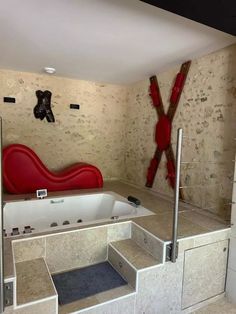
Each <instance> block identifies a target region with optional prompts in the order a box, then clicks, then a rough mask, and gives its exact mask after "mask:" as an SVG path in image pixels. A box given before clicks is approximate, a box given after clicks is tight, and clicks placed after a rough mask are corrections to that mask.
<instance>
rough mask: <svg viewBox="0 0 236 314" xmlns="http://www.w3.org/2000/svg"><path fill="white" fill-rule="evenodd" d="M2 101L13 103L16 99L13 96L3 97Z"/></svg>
mask: <svg viewBox="0 0 236 314" xmlns="http://www.w3.org/2000/svg"><path fill="white" fill-rule="evenodd" d="M3 102H7V103H12V104H15V103H16V99H15V98H14V97H3Z"/></svg>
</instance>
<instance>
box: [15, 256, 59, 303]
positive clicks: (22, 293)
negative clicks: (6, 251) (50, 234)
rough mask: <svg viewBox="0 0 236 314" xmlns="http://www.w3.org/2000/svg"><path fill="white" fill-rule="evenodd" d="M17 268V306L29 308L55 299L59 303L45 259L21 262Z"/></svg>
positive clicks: (17, 264)
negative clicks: (31, 305)
mask: <svg viewBox="0 0 236 314" xmlns="http://www.w3.org/2000/svg"><path fill="white" fill-rule="evenodd" d="M15 267H16V306H21V307H22V306H24V305H26V306H28V305H29V304H33V303H37V302H39V301H43V300H45V301H46V300H49V299H53V298H55V301H56V302H57V292H56V290H55V288H54V285H53V282H52V279H51V276H50V274H49V272H48V268H47V266H46V263H45V261H44V259H43V258H37V259H34V260H30V261H24V262H19V263H16V264H15ZM55 304H56V303H55Z"/></svg>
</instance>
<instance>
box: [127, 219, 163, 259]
mask: <svg viewBox="0 0 236 314" xmlns="http://www.w3.org/2000/svg"><path fill="white" fill-rule="evenodd" d="M131 239H132V240H133V241H134V242H136V243H137V244H138V246H139V247H141V248H142V249H143V250H145V251H146V252H148V253H149V254H150V255H152V256H153V257H154V258H155V259H156V260H157V261H158V262H161V263H162V262H164V261H165V254H164V252H165V243H164V242H163V241H161V240H160V239H158V238H157V237H155V236H153V235H152V234H151V233H149V232H148V231H146V230H144V229H143V228H142V227H140V226H139V225H137V224H135V223H132V225H131Z"/></svg>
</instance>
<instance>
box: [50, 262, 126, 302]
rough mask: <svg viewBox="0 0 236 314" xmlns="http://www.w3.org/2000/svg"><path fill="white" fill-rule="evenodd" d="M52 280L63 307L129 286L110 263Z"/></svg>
mask: <svg viewBox="0 0 236 314" xmlns="http://www.w3.org/2000/svg"><path fill="white" fill-rule="evenodd" d="M52 279H53V281H54V284H55V287H56V289H57V293H58V300H59V304H61V305H63V304H67V303H71V302H73V301H76V300H80V299H83V298H86V297H89V296H92V295H94V294H96V293H99V292H103V291H107V290H110V289H113V288H117V287H120V286H123V285H126V284H127V282H126V281H125V280H124V279H123V278H122V277H121V276H120V275H119V274H118V273H117V272H116V271H115V270H114V268H113V267H112V266H111V265H110V264H109V263H108V262H103V263H100V264H97V265H93V266H88V267H84V268H80V269H75V270H71V271H68V272H65V273H60V274H56V275H53V276H52Z"/></svg>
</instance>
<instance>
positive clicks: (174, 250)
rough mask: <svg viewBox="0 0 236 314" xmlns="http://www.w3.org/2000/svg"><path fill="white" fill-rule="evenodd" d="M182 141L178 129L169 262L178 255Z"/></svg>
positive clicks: (181, 130) (174, 260) (174, 259)
mask: <svg viewBox="0 0 236 314" xmlns="http://www.w3.org/2000/svg"><path fill="white" fill-rule="evenodd" d="M182 141H183V129H178V133H177V147H176V165H175V169H176V175H175V196H174V212H173V226H172V245H171V262H172V263H175V262H176V259H177V255H178V253H177V252H178V248H177V245H178V244H177V239H178V214H179V188H180V166H181V152H182Z"/></svg>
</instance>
